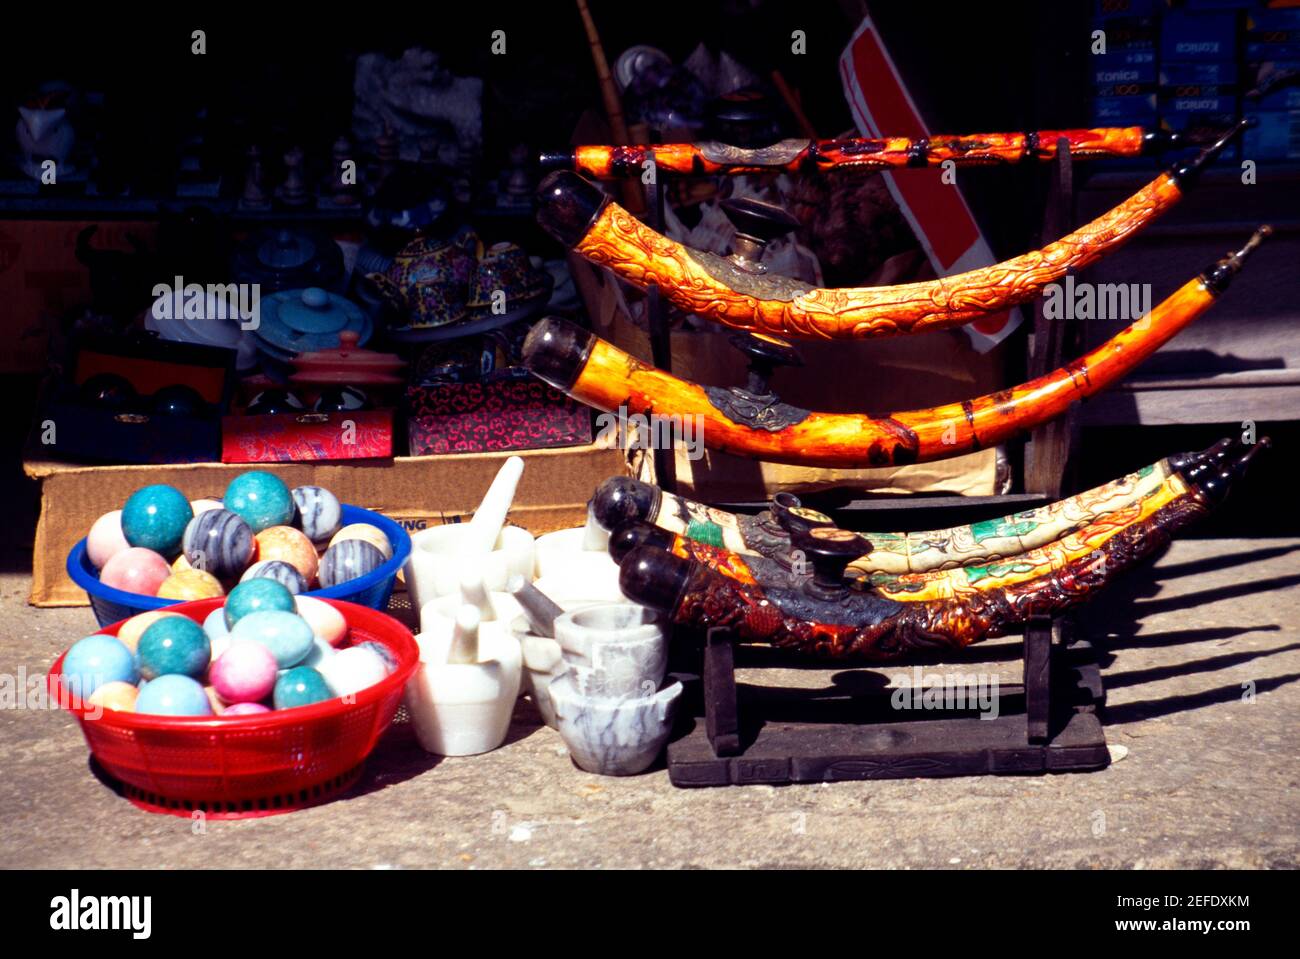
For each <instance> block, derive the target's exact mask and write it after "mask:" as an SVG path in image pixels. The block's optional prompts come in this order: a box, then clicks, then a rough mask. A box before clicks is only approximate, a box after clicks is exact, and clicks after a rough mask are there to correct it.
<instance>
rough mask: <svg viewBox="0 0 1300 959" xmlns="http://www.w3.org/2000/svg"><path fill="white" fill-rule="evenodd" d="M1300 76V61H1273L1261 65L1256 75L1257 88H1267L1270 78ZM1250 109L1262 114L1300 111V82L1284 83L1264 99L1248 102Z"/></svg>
mask: <svg viewBox="0 0 1300 959" xmlns="http://www.w3.org/2000/svg"><path fill="white" fill-rule="evenodd" d="M1279 74H1281V75H1283V76H1285V75H1287V74H1300V60H1273V61H1269V62H1268V63H1261V64H1260V65H1259V70H1258V71H1257V72H1256V74H1255V86H1256V87H1261V86H1265V85H1267V84H1268V82H1269V78H1270V77H1274V76H1277V75H1279ZM1246 105H1247V107H1248V108H1249V109H1252V110H1258V111H1260V112H1263V111H1266V110H1300V81H1297V80H1292V81H1288V82H1286V83H1282V84H1281V85H1279V86H1278V88H1277V89H1276V90H1270V91H1269V92H1268V93H1265V94H1264V95H1263V96H1262V97H1259V98H1258V99H1254V100H1247V101H1246Z"/></svg>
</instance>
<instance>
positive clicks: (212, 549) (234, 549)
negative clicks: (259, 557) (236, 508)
mask: <svg viewBox="0 0 1300 959" xmlns="http://www.w3.org/2000/svg"><path fill="white" fill-rule="evenodd" d="M181 548H182V549H183V550H184V553H183V555H184V556H185V559H186V561H187V562H188V563H189V564H190V566H191V567H193V568H194V569H204V570H207V571H208V572H209V573H212V574H213V575H214V576H216V577H217V578H218V579H231V578H233V577H235V576H238V575H240V574H241V573H242V572H243V571H244V570H245V569H246V568H247V567H248V563H249V561H250V560H251V559H252V558H253V548H254V547H253V530H252V529H251V528H250V527H249V525H248V524H247V523H245V522H244V520H243V519H242V518H241V517H240V516H238V515H237V514H235V513H232V512H231V511H230V510H228V509H224V508H222V509H210V510H205V511H204V512H202V513H199V514H198V515H197V516H195V517H194V518H193V519H192V520H190V522H189V524H188V525H187V526H186V527H185V535H184V536H183V537H182V540H181Z"/></svg>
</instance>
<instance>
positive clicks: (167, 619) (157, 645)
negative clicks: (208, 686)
mask: <svg viewBox="0 0 1300 959" xmlns="http://www.w3.org/2000/svg"><path fill="white" fill-rule="evenodd" d="M135 658H136V662H137V663H138V664H139V667H140V675H141V676H143V677H144V678H145V679H156V678H157V677H159V676H172V675H177V676H190V677H192V678H195V679H197V678H199V677H201V676H202V675H203V671H204V670H205V669H207V668H208V663H209V661H210V660H211V659H212V642H211V640H209V639H208V634H207V633H206V632H204V630H203V627H202V626H200V625H199V624H198V623H196V622H194V620H192V619H190V618H189V617H187V616H164V617H163V618H162V619H160V620H157V621H156V622H154V623H153V624H151V625H150V626H149V628H148V629H146V630H145V631H144V632H143V633H141V634H140V643H139V645H137V646H136V649H135Z"/></svg>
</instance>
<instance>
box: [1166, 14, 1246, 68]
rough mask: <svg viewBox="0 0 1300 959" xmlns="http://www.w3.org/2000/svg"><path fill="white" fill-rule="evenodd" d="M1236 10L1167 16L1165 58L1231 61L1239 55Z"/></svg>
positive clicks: (1184, 60) (1174, 59) (1170, 59)
mask: <svg viewBox="0 0 1300 959" xmlns="http://www.w3.org/2000/svg"><path fill="white" fill-rule="evenodd" d="M1237 19H1238V17H1237V14H1236V12H1235V11H1231V10H1228V11H1220V12H1205V13H1187V12H1180V11H1174V12H1171V13H1169V14H1166V15H1165V18H1164V21H1163V22H1162V23H1161V26H1160V59H1161V60H1162V61H1182V62H1186V61H1189V60H1231V59H1233V58H1234V57H1235V56H1236V55H1237Z"/></svg>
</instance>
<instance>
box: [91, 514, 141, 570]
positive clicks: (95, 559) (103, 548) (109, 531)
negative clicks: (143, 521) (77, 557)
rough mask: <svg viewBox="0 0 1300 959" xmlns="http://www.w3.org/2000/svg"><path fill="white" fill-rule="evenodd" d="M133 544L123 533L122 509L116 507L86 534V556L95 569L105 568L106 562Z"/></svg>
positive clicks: (98, 520)
mask: <svg viewBox="0 0 1300 959" xmlns="http://www.w3.org/2000/svg"><path fill="white" fill-rule="evenodd" d="M130 548H131V544H130V543H128V542H127V541H126V537H125V536H124V535H122V511H121V510H120V509H115V510H113V511H112V512H111V513H105V514H104V515H103V516H101V517H100V518H99V519H97V520H95V522H94V523H93V524H92V525H91V527H90V532H89V533H87V534H86V556H87V557H88V558H89V559H90V561H91V563H93V564H94V566H95V569H103V568H104V564H105V563H107V562H108V561H109V560H110V559H112V558H113V557H114V556H115V555H117V554H118V553H120V552H122V551H123V550H126V549H130Z"/></svg>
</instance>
